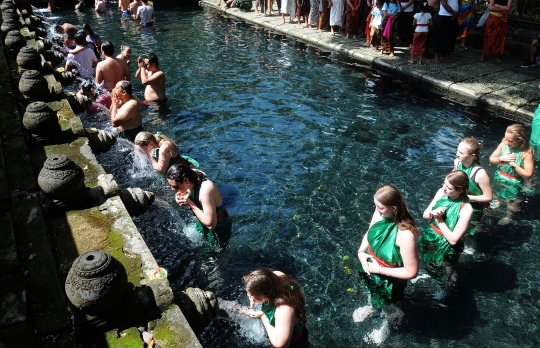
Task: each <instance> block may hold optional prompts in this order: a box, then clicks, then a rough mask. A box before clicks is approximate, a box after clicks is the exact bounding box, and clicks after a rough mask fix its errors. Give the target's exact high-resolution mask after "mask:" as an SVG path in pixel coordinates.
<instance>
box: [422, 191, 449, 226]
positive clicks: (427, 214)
mask: <svg viewBox="0 0 540 348" xmlns="http://www.w3.org/2000/svg"><path fill="white" fill-rule="evenodd" d="M442 196H444V190H443V189H442V187H441V188H440V189H439V191H437V193H436V194H435V197H433V200H432V201H431V203H429V205H428V207H427V208H426V210H424V214H422V217H423V218H424V219H426V220H430V219H431V215H432V214H433V210H432V209H433V206H434V205H435V203H437V201H438V200H439V199H441V198H442ZM438 210H439V209H437V211H438Z"/></svg>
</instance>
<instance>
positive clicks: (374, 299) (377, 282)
mask: <svg viewBox="0 0 540 348" xmlns="http://www.w3.org/2000/svg"><path fill="white" fill-rule="evenodd" d="M367 233H368V237H367V240H368V252H369V254H370V255H372V256H374V257H375V258H376V260H377V262H378V263H379V264H381V266H383V267H391V268H393V267H403V259H402V258H401V253H400V250H399V248H398V247H397V245H396V238H397V234H398V227H397V224H396V223H395V222H394V221H393V220H390V219H387V218H383V219H382V220H381V221H378V222H376V223H374V224H373V225H372V226H371V228H370V229H369V230H368V232H367ZM368 262H369V260H368ZM358 272H359V273H360V278H361V279H362V281H363V283H364V286H365V288H366V290H367V292H369V293H370V294H371V304H372V305H373V306H374V307H376V308H382V307H384V306H385V305H387V304H391V303H395V302H397V301H399V300H401V299H403V297H404V296H405V293H404V291H405V287H406V286H407V281H406V280H405V279H398V278H393V277H387V276H384V275H380V274H371V275H367V274H366V273H365V272H364V269H363V268H362V266H360V268H359V269H358Z"/></svg>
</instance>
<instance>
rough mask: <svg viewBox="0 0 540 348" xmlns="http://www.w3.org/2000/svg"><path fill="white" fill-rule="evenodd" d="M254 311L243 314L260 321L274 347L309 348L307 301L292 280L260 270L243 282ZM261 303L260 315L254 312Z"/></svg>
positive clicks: (295, 282)
mask: <svg viewBox="0 0 540 348" xmlns="http://www.w3.org/2000/svg"><path fill="white" fill-rule="evenodd" d="M242 280H243V282H244V287H245V289H246V292H247V295H248V297H249V303H250V307H251V310H248V309H247V308H245V309H244V310H243V311H242V313H244V314H246V315H248V316H250V317H252V318H259V319H261V321H262V323H263V325H264V328H265V329H266V333H267V334H268V338H269V339H270V343H271V344H272V346H274V347H289V348H300V347H302V348H305V347H309V340H308V335H309V333H308V330H307V328H306V325H305V324H306V322H307V319H306V309H305V305H306V300H305V298H304V294H302V290H301V289H300V285H299V284H298V282H297V281H296V280H294V279H293V278H292V277H290V276H288V275H286V274H285V273H283V272H280V271H272V270H271V269H269V268H258V269H256V270H254V271H253V272H251V273H249V274H246V275H245V276H244V277H243V278H242ZM257 302H262V309H261V310H260V311H255V310H253V308H254V306H255V303H257Z"/></svg>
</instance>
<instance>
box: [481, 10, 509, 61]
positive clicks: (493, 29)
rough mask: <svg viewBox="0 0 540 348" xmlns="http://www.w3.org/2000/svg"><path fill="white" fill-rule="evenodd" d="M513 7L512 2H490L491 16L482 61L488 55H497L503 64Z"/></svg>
mask: <svg viewBox="0 0 540 348" xmlns="http://www.w3.org/2000/svg"><path fill="white" fill-rule="evenodd" d="M511 7H512V0H490V1H489V16H488V19H487V22H486V32H485V33H484V48H483V49H482V56H481V57H480V61H481V62H483V61H484V58H485V56H486V55H495V59H496V60H497V62H501V55H502V54H503V53H504V45H505V44H506V31H507V30H508V11H510V8H511Z"/></svg>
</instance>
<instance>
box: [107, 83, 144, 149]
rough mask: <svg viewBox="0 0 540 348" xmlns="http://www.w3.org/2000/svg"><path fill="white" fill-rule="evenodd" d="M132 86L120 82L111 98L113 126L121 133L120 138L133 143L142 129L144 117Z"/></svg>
mask: <svg viewBox="0 0 540 348" xmlns="http://www.w3.org/2000/svg"><path fill="white" fill-rule="evenodd" d="M132 93H133V91H132V86H131V82H129V81H119V82H118V83H117V84H116V87H114V89H113V90H112V93H111V97H112V103H111V109H110V110H111V124H112V126H113V127H117V128H118V130H119V131H120V133H119V136H120V137H121V138H124V139H127V140H129V141H131V142H133V141H134V140H135V137H136V136H137V134H139V132H142V131H144V129H143V127H142V116H141V109H140V107H139V102H138V101H137V99H135V97H133V95H132Z"/></svg>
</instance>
